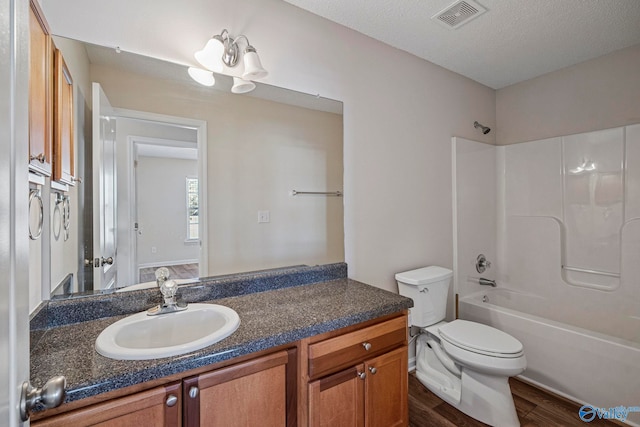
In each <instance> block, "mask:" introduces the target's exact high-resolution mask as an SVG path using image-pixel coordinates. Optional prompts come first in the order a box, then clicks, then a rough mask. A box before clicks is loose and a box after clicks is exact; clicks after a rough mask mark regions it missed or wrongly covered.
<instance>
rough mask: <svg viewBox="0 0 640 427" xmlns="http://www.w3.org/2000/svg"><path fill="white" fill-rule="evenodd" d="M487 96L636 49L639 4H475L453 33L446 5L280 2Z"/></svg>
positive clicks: (501, 0)
mask: <svg viewBox="0 0 640 427" xmlns="http://www.w3.org/2000/svg"><path fill="white" fill-rule="evenodd" d="M285 1H287V2H288V3H290V4H293V5H295V6H298V7H300V8H302V9H305V10H308V11H310V12H312V13H315V14H317V15H320V16H322V17H324V18H327V19H329V20H331V21H334V22H337V23H339V24H342V25H344V26H346V27H349V28H351V29H354V30H356V31H358V32H360V33H363V34H366V35H368V36H370V37H372V38H374V39H377V40H379V41H382V42H384V43H387V44H389V45H391V46H394V47H396V48H398V49H402V50H404V51H407V52H410V53H412V54H414V55H416V56H418V57H420V58H423V59H426V60H428V61H430V62H433V63H435V64H438V65H440V66H442V67H444V68H447V69H449V70H452V71H455V72H456V73H459V74H462V75H464V76H467V77H469V78H471V79H473V80H476V81H478V82H480V83H482V84H485V85H487V86H489V87H492V88H494V89H500V88H503V87H505V86H509V85H511V84H514V83H518V82H521V81H524V80H528V79H530V78H533V77H537V76H539V75H542V74H545V73H548V72H551V71H555V70H558V69H561V68H564V67H567V66H570V65H573V64H577V63H579V62H582V61H586V60H588V59H591V58H596V57H598V56H601V55H605V54H607V53H610V52H613V51H616V50H619V49H622V48H625V47H628V46H632V45H635V44H639V43H640V0H478V1H477V3H479V4H480V5H482V6H483V7H485V8H486V9H488V12H486V13H484V14H482V15H480V16H479V17H477V18H476V19H474V20H471V21H470V22H468V23H467V24H464V25H462V26H460V27H459V28H458V29H455V30H450V29H447V28H444V27H443V26H442V25H441V24H439V23H438V22H435V21H433V20H432V19H431V16H433V15H435V14H436V13H438V12H440V11H441V10H442V9H444V8H446V7H447V6H448V5H450V4H453V3H454V1H453V0H322V1H318V0H285Z"/></svg>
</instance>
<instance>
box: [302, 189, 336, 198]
mask: <svg viewBox="0 0 640 427" xmlns="http://www.w3.org/2000/svg"><path fill="white" fill-rule="evenodd" d="M298 194H320V195H324V196H336V197H342V191H296V190H291V195H292V196H297V195H298Z"/></svg>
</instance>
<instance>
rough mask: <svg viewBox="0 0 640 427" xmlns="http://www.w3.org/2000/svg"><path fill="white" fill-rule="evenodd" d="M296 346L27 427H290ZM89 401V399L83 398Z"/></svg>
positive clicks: (294, 404)
mask: <svg viewBox="0 0 640 427" xmlns="http://www.w3.org/2000/svg"><path fill="white" fill-rule="evenodd" d="M296 355H297V350H296V349H295V348H292V349H287V350H281V351H278V352H275V353H270V354H266V355H263V356H258V357H255V358H253V359H248V360H246V361H244V362H240V363H236V364H234V365H230V366H226V367H223V368H220V369H215V370H212V371H210V372H204V373H202V374H199V375H193V376H188V377H186V378H183V379H181V380H178V381H174V382H171V383H168V384H167V385H163V386H159V387H155V388H152V389H149V390H145V391H141V392H137V393H133V394H130V395H125V396H123V397H117V398H114V399H112V400H107V401H105V402H101V403H97V404H94V405H91V406H84V407H80V408H79V409H75V410H72V411H69V412H63V413H61V414H59V415H53V416H50V417H46V418H41V419H38V420H36V421H32V422H31V425H32V426H33V427H72V426H101V427H130V426H136V427H146V426H148V427H160V426H166V427H180V426H185V427H187V426H188V427H197V426H207V427H236V426H237V427H247V426H260V427H276V426H277V427H285V426H286V427H293V426H296V425H297V421H296V417H297V412H296V411H297V388H298V381H297V375H296V373H297V364H296V361H297V358H296ZM87 400H89V399H87Z"/></svg>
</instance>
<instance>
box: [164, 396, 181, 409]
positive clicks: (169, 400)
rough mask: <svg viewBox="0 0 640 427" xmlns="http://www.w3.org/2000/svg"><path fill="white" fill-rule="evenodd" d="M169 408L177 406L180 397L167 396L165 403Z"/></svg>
mask: <svg viewBox="0 0 640 427" xmlns="http://www.w3.org/2000/svg"><path fill="white" fill-rule="evenodd" d="M165 403H166V404H167V406H168V407H172V406H175V404H176V403H178V397H177V396H176V395H175V394H170V395H169V396H167V401H166V402H165Z"/></svg>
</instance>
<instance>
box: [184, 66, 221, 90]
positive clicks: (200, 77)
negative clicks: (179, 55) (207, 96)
mask: <svg viewBox="0 0 640 427" xmlns="http://www.w3.org/2000/svg"><path fill="white" fill-rule="evenodd" d="M187 72H188V73H189V76H190V77H191V78H192V79H193V80H195V81H197V82H198V83H200V84H201V85H204V86H213V85H214V84H216V79H215V77H213V73H212V72H211V71H208V70H203V69H202V68H196V67H189V69H188V70H187Z"/></svg>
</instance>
